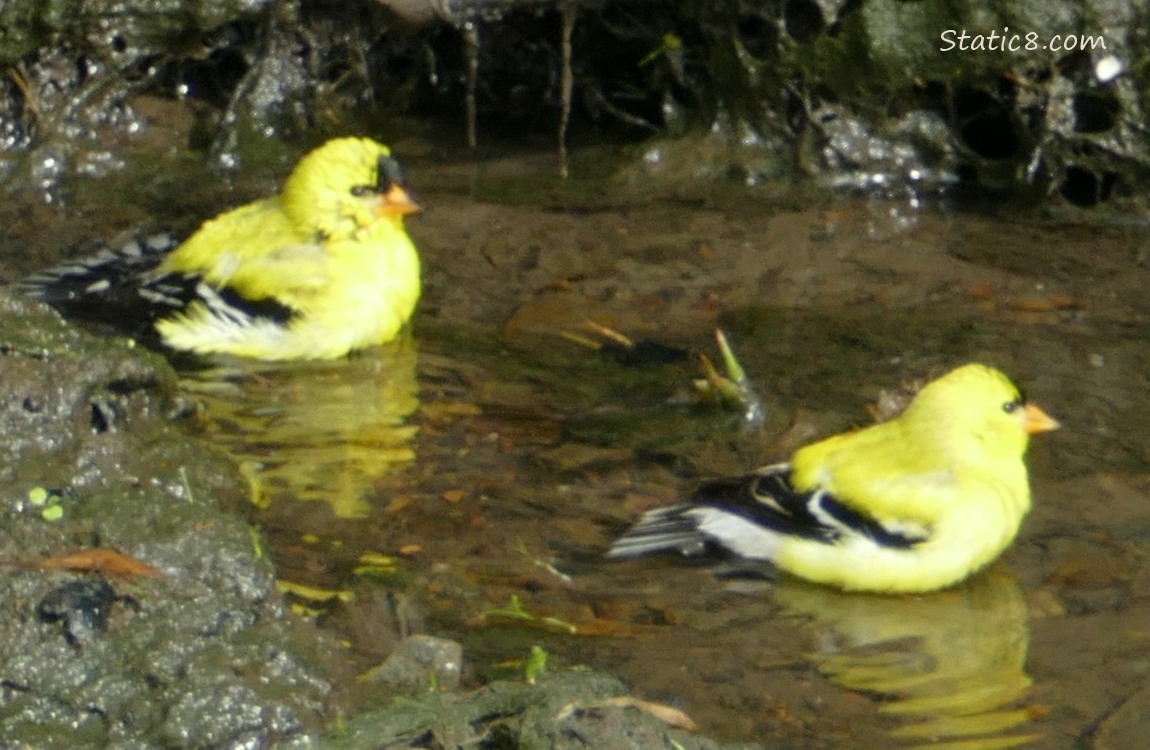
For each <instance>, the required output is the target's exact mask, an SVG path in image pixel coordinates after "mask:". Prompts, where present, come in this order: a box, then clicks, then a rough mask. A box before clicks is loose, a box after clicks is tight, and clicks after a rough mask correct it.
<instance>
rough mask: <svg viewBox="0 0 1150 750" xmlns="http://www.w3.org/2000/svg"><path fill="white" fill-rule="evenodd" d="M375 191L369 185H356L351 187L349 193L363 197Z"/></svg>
mask: <svg viewBox="0 0 1150 750" xmlns="http://www.w3.org/2000/svg"><path fill="white" fill-rule="evenodd" d="M374 192H375V188H374V187H372V186H371V185H356V186H355V187H353V188H352V189H351V194H352V195H354V196H355V197H356V198H363V197H365V196H368V195H371V194H372V193H374Z"/></svg>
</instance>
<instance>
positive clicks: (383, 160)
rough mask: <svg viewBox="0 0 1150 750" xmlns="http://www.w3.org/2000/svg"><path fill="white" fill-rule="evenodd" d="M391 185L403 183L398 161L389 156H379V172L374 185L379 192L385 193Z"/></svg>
mask: <svg viewBox="0 0 1150 750" xmlns="http://www.w3.org/2000/svg"><path fill="white" fill-rule="evenodd" d="M392 185H401V186H402V185H403V170H402V169H400V167H399V162H397V161H396V160H395V159H392V158H391V157H390V156H381V157H379V174H378V176H377V178H376V186H377V187H378V189H379V191H380V192H381V193H386V192H387V190H388V188H390V187H391V186H392Z"/></svg>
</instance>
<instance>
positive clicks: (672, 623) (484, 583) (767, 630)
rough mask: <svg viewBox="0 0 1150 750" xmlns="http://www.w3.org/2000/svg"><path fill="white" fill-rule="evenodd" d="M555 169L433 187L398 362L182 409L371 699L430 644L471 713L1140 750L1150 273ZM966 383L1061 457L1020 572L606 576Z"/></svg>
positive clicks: (663, 564)
mask: <svg viewBox="0 0 1150 750" xmlns="http://www.w3.org/2000/svg"><path fill="white" fill-rule="evenodd" d="M396 150H397V151H398V152H399V153H404V152H405V148H404V147H403V145H402V144H396ZM406 151H407V152H409V153H417V154H418V153H428V151H427V150H424V151H421V150H420V149H419V148H416V147H412V146H409V147H408V148H407V149H406ZM553 166H554V165H553V163H552V162H551V159H550V157H549V156H538V157H531V156H523V155H515V156H511V157H508V158H506V159H502V160H489V161H487V162H485V163H483V164H478V165H476V164H472V163H470V162H466V161H463V160H461V159H452V160H450V163H440V162H438V161H437V160H436V159H433V158H431V157H423V158H418V157H417V158H414V159H412V161H411V164H410V165H409V168H408V171H409V177H410V179H411V181H412V182H413V183H414V184H415V186H416V188H417V190H418V192H419V194H420V197H421V199H422V201H423V203H424V204H425V206H426V207H427V210H426V211H425V212H424V213H423V214H421V215H419V216H417V217H415V218H414V219H413V221H411V222H410V230H411V234H412V235H413V237H414V238H415V240H416V242H417V244H418V245H419V247H420V248H421V251H422V252H423V256H424V261H425V269H426V272H425V279H426V289H425V296H424V302H423V304H422V307H421V311H420V313H419V315H418V316H417V319H416V322H415V326H414V335H413V338H412V339H411V340H409V341H404V342H400V343H399V344H397V345H396V346H394V347H385V348H383V349H381V350H379V351H375V352H369V353H365V354H363V355H361V356H358V357H355V358H353V359H351V360H349V361H346V362H337V363H325V364H322V365H309V364H303V365H291V366H283V367H273V368H268V367H260V366H251V365H247V366H245V365H238V367H239V370H238V371H237V370H234V369H233V370H231V371H229V372H227V373H225V374H223V375H220V374H219V373H216V374H215V375H213V376H210V377H208V376H205V375H204V373H202V372H199V371H197V372H195V373H192V372H188V373H186V374H187V376H188V387H189V389H190V390H193V391H194V392H196V393H198V394H200V395H201V397H202V399H203V401H204V403H205V404H206V407H205V412H204V415H203V419H202V426H203V434H204V435H205V436H206V437H207V438H208V439H209V440H212V441H214V442H216V443H217V444H219V445H221V446H222V447H225V448H227V449H228V450H231V451H232V452H233V453H235V454H236V455H237V458H239V459H240V460H241V461H243V462H245V466H246V467H247V469H248V470H249V475H250V477H251V479H252V496H253V500H254V501H257V502H254V503H253V506H252V507H251V508H249V509H245V512H249V513H251V514H252V516H253V518H255V519H256V520H257V521H258V523H259V524H260V526H261V528H262V529H263V530H264V533H265V536H266V539H267V545H268V549H269V550H270V552H271V554H272V555H273V557H274V559H275V560H276V561H277V563H278V564H279V565H280V568H281V571H282V577H283V578H284V580H285V581H286V582H289V583H291V584H296V587H295V588H292V589H291V590H290V591H291V593H290V595H291V596H292V597H293V599H294V601H296V602H298V603H299V604H300V608H301V611H307V612H308V613H309V614H311V615H312V616H316V617H317V618H318V621H319V622H320V623H321V625H323V626H325V627H329V628H332V629H334V630H335V631H336V632H337V633H339V634H340V635H341V636H342V637H344V638H345V639H346V640H347V641H348V643H349V654H350V656H351V658H352V659H353V661H354V663H355V665H356V668H357V669H366V668H368V667H370V666H372V665H374V664H375V663H377V662H378V661H379V660H380V659H381V658H382V657H383V656H385V655H386V653H387V652H388V649H389V647H390V645H391V644H392V643H394V641H395V640H396V639H397V638H398V637H399V635H400V634H401V633H404V632H411V631H415V632H420V631H430V632H434V633H436V634H439V635H445V636H448V637H454V638H458V639H459V640H461V641H462V642H463V643H464V645H465V647H466V655H467V660H468V675H467V678H468V679H470V680H473V681H474V680H479V679H482V678H484V677H493V676H508V675H515V674H520V673H521V670H522V667H523V661H524V660H525V659H526V657H527V655H528V652H529V650H530V647H531V646H532V645H535V644H539V645H542V646H544V647H545V648H546V649H547V651H548V652H549V654H550V659H551V661H552V663H553V664H558V665H573V664H581V663H583V664H592V665H594V666H596V667H601V668H605V669H608V670H610V671H613V672H615V673H616V674H618V675H619V676H621V677H622V678H623V679H625V680H626V681H627V682H628V683H629V684H630V685H631V686H632V688H633V691H634V693H635V694H636V695H637V696H639V697H642V698H645V699H649V700H654V701H660V702H664V703H669V704H673V705H675V706H677V707H679V708H681V709H683V710H684V711H685V712H686V713H687V714H689V715H690V716H691V717H692V718H694V719H695V720H696V721H697V722H698V723H699V724H701V725H702V727H703V729H704V730H705V731H706V732H707V733H708V734H711V735H714V736H716V737H720V738H724V739H730V740H755V741H761V742H763V743H764V744H767V745H768V746H771V747H804V748H806V747H809V748H818V747H828V748H837V747H844V746H850V747H890V746H892V742H894V743H896V744H897V746H907V747H912V746H915V745H917V744H923V745H926V744H929V745H930V746H932V747H964V748H965V747H970V748H992V747H1011V746H1016V745H1028V746H1034V747H1069V746H1083V745H1086V746H1092V747H1105V748H1118V747H1131V746H1136V745H1137V744H1138V742H1136V741H1135V740H1134V739H1133V738H1135V737H1142V736H1144V735H1145V733H1146V732H1147V730H1148V729H1150V726H1148V724H1147V718H1146V717H1147V716H1148V715H1150V712H1148V711H1147V704H1148V702H1150V689H1148V687H1147V674H1148V671H1150V658H1147V656H1146V655H1147V653H1150V651H1148V650H1147V646H1148V645H1150V596H1148V594H1150V546H1148V545H1150V503H1148V502H1147V497H1146V493H1147V489H1148V488H1150V475H1148V473H1147V468H1148V466H1150V451H1148V449H1147V440H1146V436H1147V433H1148V431H1150V428H1148V427H1147V424H1150V421H1148V417H1150V395H1148V389H1147V386H1148V383H1147V372H1148V371H1150V370H1148V368H1147V363H1148V360H1150V352H1148V350H1147V345H1146V343H1145V330H1146V325H1147V321H1148V316H1147V311H1148V307H1150V305H1148V303H1147V299H1146V295H1145V291H1144V290H1145V289H1146V288H1147V286H1148V282H1150V272H1148V271H1147V269H1146V268H1145V267H1143V266H1142V265H1141V264H1140V262H1139V259H1140V258H1141V253H1142V251H1143V249H1144V246H1145V242H1146V240H1145V238H1144V237H1142V236H1139V235H1137V234H1133V233H1131V231H1130V230H1119V229H1110V228H1108V227H1106V226H1105V225H1098V224H1096V225H1093V226H1086V225H1076V224H1073V223H1068V222H1067V221H1066V220H1060V221H1057V222H1055V221H1053V220H1051V219H1049V218H1043V217H1039V216H1032V217H1029V218H1025V219H1022V220H1019V219H1017V218H1012V219H1011V221H1009V222H1008V221H1006V220H1005V219H1004V218H1001V217H996V216H994V215H991V214H989V213H987V212H981V213H969V212H961V211H956V210H953V209H951V210H944V209H942V208H935V209H924V210H922V211H921V212H919V213H915V214H914V215H913V221H910V222H908V221H907V220H906V215H905V212H903V211H902V209H901V207H898V206H892V205H890V204H887V203H885V202H883V201H875V200H868V199H864V198H859V199H855V198H834V197H830V196H827V195H823V194H811V193H809V192H808V191H804V190H800V189H793V188H789V187H787V186H773V187H764V188H762V189H760V190H758V191H757V192H756V191H752V192H748V191H747V190H745V189H737V190H736V189H732V190H730V191H720V190H715V189H712V188H707V187H705V186H698V185H687V186H683V187H675V188H670V189H667V188H660V189H658V190H655V189H653V188H650V187H649V186H647V185H644V184H642V181H641V180H636V179H634V178H632V179H631V180H630V181H624V180H617V181H602V180H598V179H587V180H584V181H582V182H581V181H579V180H578V179H576V180H575V181H573V182H571V183H560V182H558V181H557V180H555V179H554V178H553V177H552V176H551V175H552V174H553V171H552V170H553ZM588 169H589V168H588ZM588 169H585V170H584V172H583V173H585V174H586V173H588ZM575 173H576V174H577V175H578V174H579V173H580V168H579V164H578V162H577V163H576V165H575ZM211 199H212V201H218V200H220V196H218V195H212V196H211ZM896 209H897V210H896ZM213 210H214V208H210V209H205V210H204V211H203V213H204V215H208V214H210V213H212V212H213ZM127 213H128V214H130V213H131V212H130V210H129V211H128V212H127ZM106 215H108V216H122V215H123V213H122V212H118V211H116V210H110V211H109V212H108V213H107V214H106ZM115 228H119V227H115ZM588 319H591V320H594V321H596V322H598V323H600V324H602V325H606V326H610V327H612V328H614V329H616V330H618V331H620V332H622V333H625V334H627V335H629V336H631V337H633V338H636V339H650V340H654V341H658V342H662V343H665V344H668V345H672V346H675V347H680V348H681V349H682V350H683V351H684V352H686V353H687V355H686V356H684V357H683V358H681V359H680V360H678V361H673V362H656V363H646V364H638V365H637V364H634V363H626V362H620V361H618V360H617V359H615V358H613V357H612V356H610V354H611V352H610V351H607V352H604V351H596V350H594V349H592V348H589V347H587V346H585V345H583V344H580V343H576V342H575V341H573V340H572V337H571V336H570V334H572V333H577V334H579V337H580V338H583V339H598V340H600V341H601V340H602V337H601V336H598V335H597V334H595V333H593V332H591V331H589V330H588V329H587V328H586V326H585V323H586V321H587V320H588ZM716 326H722V327H723V328H724V329H725V330H726V331H727V333H728V334H729V335H730V337H731V339H732V341H733V343H734V345H735V347H736V349H737V351H738V353H739V355H740V357H741V359H742V362H743V365H744V366H745V367H746V369H747V371H748V373H749V375H750V376H751V377H752V379H753V380H754V382H755V384H756V387H757V388H758V390H759V392H760V393H761V395H762V396H763V399H764V404H765V407H766V412H767V419H766V423H765V425H764V427H763V429H762V430H760V431H758V432H753V433H747V432H746V431H745V430H744V429H743V426H742V425H741V423H740V421H739V419H738V416H737V415H735V414H731V413H728V412H724V411H722V410H721V409H718V408H716V407H714V406H709V405H705V404H701V403H699V400H698V399H697V397H696V395H695V393H694V391H693V389H692V386H691V381H692V380H693V379H695V378H697V377H698V376H699V373H700V370H699V366H698V364H697V360H696V359H695V354H697V353H698V352H706V353H708V354H709V355H711V356H712V357H713V358H714V357H715V356H716V354H717V353H716V350H715V345H714V341H713V339H712V330H713V329H714V328H715V327H716ZM966 361H985V362H987V363H990V364H995V365H997V366H999V367H1001V368H1003V369H1004V370H1006V371H1007V372H1008V373H1010V374H1011V375H1012V376H1014V377H1015V378H1016V379H1018V380H1019V381H1020V382H1021V383H1022V384H1023V385H1024V386H1025V388H1026V389H1027V392H1028V394H1029V395H1030V397H1031V398H1032V399H1033V400H1034V401H1036V402H1037V403H1039V404H1041V405H1042V407H1043V408H1044V409H1046V410H1047V411H1048V412H1049V413H1051V414H1052V415H1054V416H1056V417H1057V418H1058V419H1059V420H1060V421H1061V422H1062V423H1063V425H1064V426H1063V429H1062V430H1060V431H1058V432H1055V433H1052V434H1049V435H1043V436H1040V437H1039V438H1038V439H1036V440H1035V441H1034V444H1033V445H1032V448H1031V453H1030V457H1029V463H1030V466H1031V467H1032V483H1033V486H1034V495H1035V508H1034V511H1033V512H1032V514H1031V516H1030V517H1029V518H1028V519H1027V522H1026V524H1025V525H1024V528H1023V530H1022V533H1021V535H1020V537H1019V539H1018V541H1017V542H1016V544H1015V545H1014V546H1013V547H1012V548H1011V549H1010V550H1009V551H1008V552H1007V553H1006V555H1005V556H1004V557H1003V559H1002V560H1000V561H999V562H997V563H996V564H995V565H993V566H992V568H991V569H990V570H988V571H986V572H985V573H983V574H981V575H979V576H976V577H975V578H973V579H972V580H970V581H969V582H967V583H966V584H964V585H962V586H959V587H957V588H955V589H954V590H951V591H946V592H941V593H938V594H932V595H929V596H915V597H873V596H860V595H847V594H841V593H838V592H835V591H831V590H827V589H822V588H818V587H813V586H807V585H804V584H801V583H798V582H795V581H792V580H786V579H781V580H777V581H771V580H746V579H739V580H726V579H721V578H719V577H716V576H715V575H714V574H713V572H712V571H710V570H708V569H707V568H706V567H705V566H703V565H700V564H698V563H693V562H690V561H684V560H676V559H667V558H662V559H649V560H637V561H628V562H623V563H610V562H607V561H605V560H603V559H602V557H601V555H602V552H603V550H604V549H605V548H606V546H607V545H608V544H609V543H610V541H611V540H612V539H613V538H614V536H616V535H617V534H619V533H621V532H622V530H623V529H625V528H626V526H627V525H628V524H629V523H630V522H631V521H632V520H633V519H634V518H636V517H637V516H638V515H639V514H640V513H641V512H642V511H643V510H645V509H647V508H650V507H654V506H658V505H663V504H669V503H673V502H675V501H676V499H678V498H681V497H682V496H683V495H684V494H685V493H686V492H689V490H690V489H691V487H692V486H693V485H694V483H695V482H697V481H698V480H699V479H701V478H705V477H709V476H714V475H720V474H727V473H732V472H742V471H746V470H748V469H751V468H753V467H755V466H758V465H761V464H763V463H765V462H767V461H769V460H772V459H776V458H780V457H785V456H786V455H787V454H788V453H789V452H790V451H791V450H793V449H794V447H796V446H797V445H800V444H802V443H803V442H805V441H808V440H810V439H812V438H814V437H817V436H821V435H826V434H830V433H832V432H835V431H838V430H841V429H844V428H847V427H849V426H851V425H858V424H866V423H867V422H868V421H870V419H871V417H870V416H869V414H868V411H867V407H868V405H871V404H873V403H874V402H875V401H876V400H877V399H878V397H879V395H880V392H881V391H883V390H884V389H885V390H887V391H894V390H897V389H898V388H899V387H900V386H903V385H905V384H907V383H909V382H911V381H913V380H915V379H919V378H923V377H929V376H930V375H932V374H937V373H938V372H941V371H942V370H944V369H948V368H949V367H952V366H954V365H956V364H959V363H962V362H966ZM233 367H235V365H234V363H233ZM305 587H306V588H305ZM348 690H349V691H350V692H351V693H353V694H356V695H354V697H355V698H356V699H358V700H362V701H371V700H372V699H373V696H372V695H371V694H370V691H369V689H367V688H362V689H361V688H356V687H350V686H349V688H348ZM361 691H362V692H361ZM892 738H894V739H893V740H892ZM946 743H950V744H946Z"/></svg>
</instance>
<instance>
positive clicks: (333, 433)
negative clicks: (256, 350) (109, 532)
mask: <svg viewBox="0 0 1150 750" xmlns="http://www.w3.org/2000/svg"><path fill="white" fill-rule="evenodd" d="M416 361H417V351H416V346H415V342H414V340H413V339H412V338H411V337H410V336H407V335H405V336H401V337H400V338H399V339H396V340H395V341H393V342H391V343H389V344H385V345H383V346H379V347H374V348H371V349H367V350H364V351H363V352H360V353H357V354H354V355H352V356H351V357H349V358H347V359H341V360H334V361H319V362H288V363H282V364H280V363H259V362H239V361H232V362H228V363H226V364H221V366H220V367H213V368H211V369H209V370H200V371H196V372H184V373H183V375H184V378H183V385H184V387H185V389H186V390H187V391H189V392H190V393H192V395H193V396H194V397H195V398H197V399H198V400H199V401H200V402H201V404H202V407H203V408H202V422H203V426H204V432H205V436H206V438H207V439H208V440H210V441H211V442H212V443H213V444H215V445H218V446H220V447H222V448H224V449H226V450H227V451H229V452H230V453H231V454H232V456H233V457H234V458H235V459H236V460H237V461H238V462H239V463H240V465H241V467H242V468H243V470H244V473H245V474H246V475H247V477H248V478H249V481H250V482H251V486H252V499H253V502H255V503H256V504H257V505H267V504H269V503H272V502H274V501H275V500H276V499H277V498H280V497H283V498H292V499H295V500H310V501H320V502H326V503H329V504H330V505H331V508H332V512H333V514H334V515H335V517H337V518H363V517H365V516H367V515H369V513H370V511H371V507H370V500H369V497H370V491H371V489H372V486H373V484H374V483H375V482H376V481H377V480H378V479H379V478H381V477H383V476H384V475H386V474H387V473H388V472H389V471H391V470H392V469H393V467H395V466H397V465H402V464H406V463H408V462H410V461H412V460H413V459H414V458H415V453H414V450H413V449H412V447H411V442H412V438H413V437H414V435H415V432H416V429H417V428H416V427H414V426H412V425H408V424H407V423H406V422H407V419H408V417H409V416H411V414H412V413H414V412H415V410H416V409H417V408H418V406H419V386H418V382H417V380H416Z"/></svg>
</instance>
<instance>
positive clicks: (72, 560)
mask: <svg viewBox="0 0 1150 750" xmlns="http://www.w3.org/2000/svg"><path fill="white" fill-rule="evenodd" d="M20 567H24V568H28V569H32V570H70V571H73V572H75V573H103V574H104V575H107V576H113V577H118V578H124V579H127V580H129V581H131V580H134V579H135V578H136V577H137V576H147V577H148V578H162V577H163V575H164V574H163V573H161V572H160V571H159V570H157V569H156V568H153V567H152V566H151V565H148V564H147V563H145V562H141V561H140V560H137V559H136V558H134V557H129V556H128V555H125V554H124V553H122V552H118V551H116V550H114V549H110V548H107V547H97V548H95V549H87V550H80V551H79V552H73V553H71V554H67V555H59V556H56V557H46V558H44V559H42V560H35V561H33V562H30V563H24V564H21V566H20Z"/></svg>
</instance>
